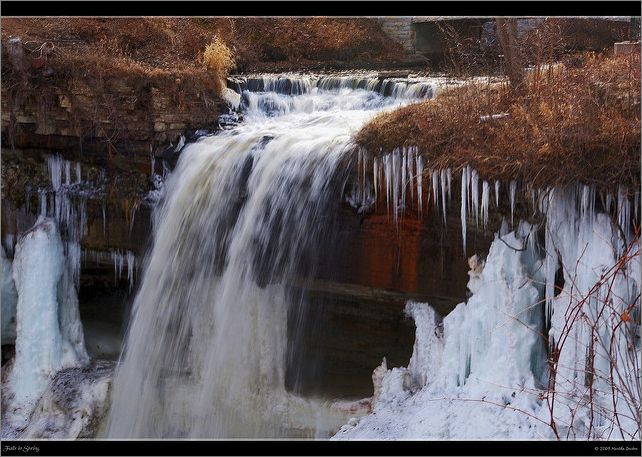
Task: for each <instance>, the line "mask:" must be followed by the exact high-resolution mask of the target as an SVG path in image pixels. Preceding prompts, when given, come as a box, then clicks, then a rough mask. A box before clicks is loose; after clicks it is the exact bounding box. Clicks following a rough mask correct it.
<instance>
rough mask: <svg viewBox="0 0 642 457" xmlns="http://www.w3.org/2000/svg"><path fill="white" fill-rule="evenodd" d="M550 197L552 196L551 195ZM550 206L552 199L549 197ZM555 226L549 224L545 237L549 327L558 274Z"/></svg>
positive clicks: (546, 315)
mask: <svg viewBox="0 0 642 457" xmlns="http://www.w3.org/2000/svg"><path fill="white" fill-rule="evenodd" d="M549 195H550V194H549ZM549 205H550V197H549ZM552 226H553V224H552V223H551V224H549V223H547V227H546V233H545V235H544V244H545V246H546V271H545V275H546V291H545V296H546V313H545V318H546V326H547V327H548V326H549V325H550V320H551V314H552V311H553V309H552V304H553V297H554V295H555V273H556V272H557V266H558V262H559V259H558V254H557V251H556V250H555V246H554V243H553V238H552V236H551V233H550V230H551V228H550V227H552Z"/></svg>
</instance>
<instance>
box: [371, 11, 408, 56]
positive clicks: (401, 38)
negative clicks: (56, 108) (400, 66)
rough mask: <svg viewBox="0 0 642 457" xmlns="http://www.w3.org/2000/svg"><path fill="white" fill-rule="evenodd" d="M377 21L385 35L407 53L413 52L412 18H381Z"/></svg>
mask: <svg viewBox="0 0 642 457" xmlns="http://www.w3.org/2000/svg"><path fill="white" fill-rule="evenodd" d="M379 21H380V22H381V28H382V29H383V31H384V32H385V33H386V35H388V36H389V37H390V38H391V39H393V40H395V41H397V42H399V43H401V44H402V45H403V48H404V49H405V50H406V52H407V53H409V54H411V53H414V52H415V32H414V28H413V26H412V16H405V17H401V16H391V17H383V18H380V19H379Z"/></svg>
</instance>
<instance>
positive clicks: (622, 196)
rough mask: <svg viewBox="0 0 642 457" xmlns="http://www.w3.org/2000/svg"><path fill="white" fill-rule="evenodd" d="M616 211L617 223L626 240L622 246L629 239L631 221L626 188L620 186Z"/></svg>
mask: <svg viewBox="0 0 642 457" xmlns="http://www.w3.org/2000/svg"><path fill="white" fill-rule="evenodd" d="M617 209H618V223H619V224H620V228H621V229H622V231H623V232H624V236H625V237H626V239H625V240H624V244H626V243H627V240H628V237H629V225H630V221H631V202H630V201H629V199H628V195H627V192H626V188H625V187H624V186H622V185H620V186H618V191H617Z"/></svg>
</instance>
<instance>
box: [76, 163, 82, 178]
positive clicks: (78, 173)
mask: <svg viewBox="0 0 642 457" xmlns="http://www.w3.org/2000/svg"><path fill="white" fill-rule="evenodd" d="M81 182H82V174H81V173H80V162H76V183H81Z"/></svg>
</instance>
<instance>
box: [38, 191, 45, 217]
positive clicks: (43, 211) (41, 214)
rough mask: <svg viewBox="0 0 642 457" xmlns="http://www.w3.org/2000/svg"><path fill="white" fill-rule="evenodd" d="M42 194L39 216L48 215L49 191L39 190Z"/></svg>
mask: <svg viewBox="0 0 642 457" xmlns="http://www.w3.org/2000/svg"><path fill="white" fill-rule="evenodd" d="M38 193H39V194H40V205H39V206H38V216H39V217H47V192H45V191H44V190H40V191H38Z"/></svg>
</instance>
